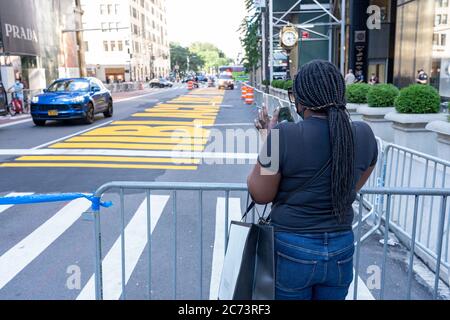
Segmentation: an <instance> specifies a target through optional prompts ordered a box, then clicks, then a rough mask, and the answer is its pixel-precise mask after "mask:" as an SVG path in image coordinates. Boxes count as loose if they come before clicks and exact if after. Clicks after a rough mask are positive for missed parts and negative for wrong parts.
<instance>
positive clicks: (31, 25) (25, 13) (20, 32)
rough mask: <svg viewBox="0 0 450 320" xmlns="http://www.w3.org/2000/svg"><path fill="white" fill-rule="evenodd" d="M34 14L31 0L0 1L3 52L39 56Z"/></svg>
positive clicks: (34, 10) (34, 9)
mask: <svg viewBox="0 0 450 320" xmlns="http://www.w3.org/2000/svg"><path fill="white" fill-rule="evenodd" d="M35 13H36V5H35V1H33V0H14V1H11V0H0V24H1V40H2V41H1V42H2V44H3V48H2V49H3V52H5V53H8V54H11V55H15V54H16V55H30V56H37V55H39V37H38V32H37V24H36V16H35Z"/></svg>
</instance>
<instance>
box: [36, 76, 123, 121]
mask: <svg viewBox="0 0 450 320" xmlns="http://www.w3.org/2000/svg"><path fill="white" fill-rule="evenodd" d="M113 112H114V108H113V99H112V96H111V92H110V91H109V90H108V89H106V87H105V86H104V85H103V83H102V82H101V81H100V80H98V79H96V78H69V79H59V80H56V81H55V82H53V83H52V84H51V85H50V86H49V87H48V89H46V90H44V93H43V94H40V95H37V96H35V97H33V98H32V101H31V116H32V117H33V122H34V124H35V125H36V126H44V125H45V123H46V122H47V121H49V120H70V119H83V120H84V121H85V123H87V124H92V123H93V122H94V121H95V115H96V114H98V113H103V115H104V116H105V117H106V118H110V117H112V116H113Z"/></svg>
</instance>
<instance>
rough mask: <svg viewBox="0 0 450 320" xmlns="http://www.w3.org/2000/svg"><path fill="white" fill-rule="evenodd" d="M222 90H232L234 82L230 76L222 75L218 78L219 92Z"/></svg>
mask: <svg viewBox="0 0 450 320" xmlns="http://www.w3.org/2000/svg"><path fill="white" fill-rule="evenodd" d="M222 88H223V89H231V90H234V80H233V76H232V75H230V74H226V73H223V74H221V75H220V76H219V90H220V89H222Z"/></svg>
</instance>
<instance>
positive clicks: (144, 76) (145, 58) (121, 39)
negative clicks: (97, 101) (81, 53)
mask: <svg viewBox="0 0 450 320" xmlns="http://www.w3.org/2000/svg"><path fill="white" fill-rule="evenodd" d="M81 4H82V9H83V11H84V14H83V30H84V32H83V33H84V48H85V57H86V66H87V71H88V75H90V76H95V77H97V78H99V79H100V80H102V81H105V82H122V81H145V80H148V79H152V78H154V77H164V76H167V75H168V74H169V71H170V50H169V41H168V37H167V20H166V6H165V1H164V0H82V1H81Z"/></svg>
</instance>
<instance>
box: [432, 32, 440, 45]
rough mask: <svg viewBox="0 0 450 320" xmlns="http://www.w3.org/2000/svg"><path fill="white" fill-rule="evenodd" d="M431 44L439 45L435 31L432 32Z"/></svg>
mask: <svg viewBox="0 0 450 320" xmlns="http://www.w3.org/2000/svg"><path fill="white" fill-rule="evenodd" d="M433 45H434V46H437V45H439V34H437V33H435V34H433Z"/></svg>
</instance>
